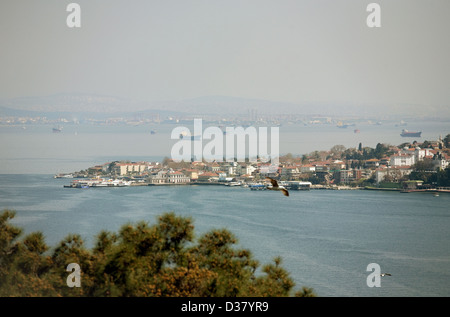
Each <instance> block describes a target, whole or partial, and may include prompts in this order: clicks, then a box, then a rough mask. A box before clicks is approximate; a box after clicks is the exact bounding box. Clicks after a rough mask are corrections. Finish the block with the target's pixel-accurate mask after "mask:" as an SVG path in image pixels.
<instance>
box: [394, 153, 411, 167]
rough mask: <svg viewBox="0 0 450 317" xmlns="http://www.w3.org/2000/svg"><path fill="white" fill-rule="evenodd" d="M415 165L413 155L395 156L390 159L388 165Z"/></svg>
mask: <svg viewBox="0 0 450 317" xmlns="http://www.w3.org/2000/svg"><path fill="white" fill-rule="evenodd" d="M414 163H416V156H415V155H414V154H401V153H400V154H396V155H392V156H391V157H390V161H389V165H390V166H392V167H397V166H412V165H414Z"/></svg>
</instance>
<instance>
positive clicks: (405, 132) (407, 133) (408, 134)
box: [400, 129, 422, 138]
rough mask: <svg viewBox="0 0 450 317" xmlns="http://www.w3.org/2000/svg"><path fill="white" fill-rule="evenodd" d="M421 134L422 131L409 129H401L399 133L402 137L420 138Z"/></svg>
mask: <svg viewBox="0 0 450 317" xmlns="http://www.w3.org/2000/svg"><path fill="white" fill-rule="evenodd" d="M421 134H422V132H411V131H408V130H405V129H403V130H402V133H401V134H400V135H401V136H402V137H412V138H420V135H421Z"/></svg>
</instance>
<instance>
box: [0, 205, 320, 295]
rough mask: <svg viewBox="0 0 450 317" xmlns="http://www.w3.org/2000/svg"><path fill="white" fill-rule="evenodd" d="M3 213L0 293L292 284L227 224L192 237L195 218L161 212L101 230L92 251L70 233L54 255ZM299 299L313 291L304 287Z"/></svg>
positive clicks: (282, 289) (257, 290)
mask: <svg viewBox="0 0 450 317" xmlns="http://www.w3.org/2000/svg"><path fill="white" fill-rule="evenodd" d="M13 217H14V212H12V211H9V210H5V211H4V212H3V213H2V214H0V296H190V297H193V296H195V297H199V296H220V297H222V296H290V295H291V294H292V292H293V287H294V283H293V281H292V279H291V278H290V276H289V273H288V272H287V271H286V270H285V269H284V268H282V267H281V259H280V258H275V259H274V263H273V264H268V265H264V266H263V267H262V270H261V271H262V273H260V274H256V272H257V269H258V266H259V263H258V261H256V260H255V259H254V258H253V257H252V254H251V252H250V251H249V250H246V249H237V248H235V247H234V246H235V244H236V243H237V240H236V238H235V236H234V235H233V234H232V233H231V232H229V231H228V230H225V229H219V230H212V231H210V232H208V233H205V234H203V235H202V236H200V237H199V239H197V240H195V239H194V226H193V224H192V220H191V219H190V218H185V217H180V216H177V215H175V214H174V213H165V214H163V215H161V216H160V217H159V218H158V220H157V222H156V224H154V225H149V224H148V223H146V222H138V223H137V224H134V225H133V224H126V225H124V226H122V228H121V229H120V230H119V232H118V233H111V232H107V231H102V232H100V233H99V234H98V235H97V237H96V242H95V245H94V247H93V248H92V250H88V249H86V248H85V247H84V245H83V240H82V239H81V237H80V236H79V235H76V234H70V235H68V236H67V237H66V238H65V239H63V240H62V241H61V242H60V243H59V244H58V245H57V246H56V247H55V248H54V249H53V251H52V252H50V250H49V248H48V247H47V245H46V244H45V243H44V238H43V235H42V234H41V233H39V232H37V233H32V234H29V235H27V236H26V237H25V238H24V239H23V240H21V241H19V240H18V237H19V236H20V234H21V230H20V229H18V228H16V227H14V226H11V225H10V224H9V223H8V222H9V220H10V219H12V218H13ZM69 263H77V264H78V265H79V266H80V267H81V287H79V288H78V287H73V288H70V287H68V286H67V284H66V281H67V276H68V274H69V273H68V272H67V271H66V267H67V265H68V264H69ZM294 295H295V296H303V297H308V296H315V294H314V292H313V290H312V289H309V288H303V289H302V290H301V291H297V292H295V293H294Z"/></svg>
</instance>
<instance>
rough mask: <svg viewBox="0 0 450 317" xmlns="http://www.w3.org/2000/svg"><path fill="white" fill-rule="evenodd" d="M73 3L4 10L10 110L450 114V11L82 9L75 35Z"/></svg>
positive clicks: (100, 5)
mask: <svg viewBox="0 0 450 317" xmlns="http://www.w3.org/2000/svg"><path fill="white" fill-rule="evenodd" d="M70 2H72V1H61V0H53V1H50V0H44V1H23V0H1V2H0V39H1V42H0V43H1V44H0V45H1V46H0V47H1V49H0V54H1V59H0V99H8V98H15V97H22V96H43V95H51V94H56V93H62V92H83V93H95V94H102V95H112V96H119V97H126V98H132V99H138V100H145V101H157V100H181V99H185V98H195V97H199V96H208V95H223V96H236V97H244V98H257V99H267V100H277V101H288V102H296V103H297V102H298V103H302V102H376V103H385V104H390V103H415V104H434V105H440V106H448V105H449V104H450V103H449V101H450V89H449V87H450V85H449V84H450V78H449V77H450V40H449V39H450V38H449V31H450V19H449V16H450V1H448V0H433V1H425V0H422V1H417V0H403V1H402V0H396V1H362V0H226V1H225V0H208V1H203V0H158V1H153V0H142V1H140V0H131V1H125V0H116V1H112V0H101V1H100V0H86V1H82V0H79V1H73V2H76V3H78V4H80V6H81V28H73V29H72V28H69V27H67V25H66V18H67V16H68V14H69V13H68V12H66V6H67V5H68V4H69V3H70ZM370 2H377V3H378V4H380V6H381V28H369V27H367V24H366V18H367V16H368V14H369V12H366V7H367V5H368V4H369V3H370Z"/></svg>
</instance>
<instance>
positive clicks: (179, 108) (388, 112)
mask: <svg viewBox="0 0 450 317" xmlns="http://www.w3.org/2000/svg"><path fill="white" fill-rule="evenodd" d="M252 111H256V112H257V113H258V115H264V114H265V115H274V114H292V115H322V116H342V115H346V116H358V117H364V116H378V117H381V116H385V117H389V116H390V117H394V116H396V117H399V118H413V117H417V118H420V117H436V118H440V119H442V118H450V107H446V106H433V107H431V106H424V105H419V104H416V105H413V104H393V105H383V104H382V105H380V104H369V103H367V104H361V103H344V102H336V103H326V102H322V103H321V102H314V103H312V102H310V103H289V102H282V101H270V100H262V99H250V98H240V97H232V96H203V97H198V98H192V99H184V100H174V101H170V100H169V101H160V102H148V101H136V100H131V99H127V98H121V97H114V96H102V95H95V94H83V93H62V94H54V95H50V96H36V97H22V98H14V99H10V100H0V115H2V116H27V115H30V116H46V117H49V118H52V117H58V116H59V117H61V116H63V115H64V116H65V117H67V116H70V115H72V116H77V117H80V116H89V117H105V116H111V115H114V116H122V117H124V116H136V115H140V116H147V115H153V114H156V113H157V114H159V115H160V116H178V115H187V114H188V115H226V116H230V115H245V116H247V115H249V114H250V113H251V112H252Z"/></svg>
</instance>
